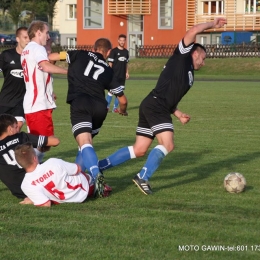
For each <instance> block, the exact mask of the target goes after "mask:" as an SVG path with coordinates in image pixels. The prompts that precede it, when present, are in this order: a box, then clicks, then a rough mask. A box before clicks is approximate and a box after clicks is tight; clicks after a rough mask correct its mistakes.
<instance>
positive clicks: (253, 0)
mask: <svg viewBox="0 0 260 260" xmlns="http://www.w3.org/2000/svg"><path fill="white" fill-rule="evenodd" d="M244 5H245V11H246V13H256V12H260V1H259V0H244Z"/></svg>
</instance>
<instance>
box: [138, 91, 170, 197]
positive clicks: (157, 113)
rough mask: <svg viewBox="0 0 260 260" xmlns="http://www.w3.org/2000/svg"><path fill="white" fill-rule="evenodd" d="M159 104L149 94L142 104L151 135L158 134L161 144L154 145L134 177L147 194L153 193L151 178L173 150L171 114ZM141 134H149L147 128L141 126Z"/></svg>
mask: <svg viewBox="0 0 260 260" xmlns="http://www.w3.org/2000/svg"><path fill="white" fill-rule="evenodd" d="M158 106H159V104H158V103H157V101H156V100H155V99H154V98H153V97H152V96H148V97H147V98H146V99H145V102H143V103H142V104H141V106H140V108H141V111H143V114H144V116H145V117H146V118H148V119H147V121H148V122H149V125H150V126H151V129H150V131H151V133H150V135H151V136H156V138H157V140H158V143H159V145H157V146H156V147H154V148H153V149H152V150H151V152H150V153H149V155H148V158H147V160H146V162H145V164H144V166H143V168H142V169H141V171H140V172H139V173H138V174H137V175H136V176H135V177H134V179H133V182H134V183H135V184H136V185H137V186H138V188H139V189H140V190H141V191H142V192H143V193H144V194H146V195H148V194H151V193H152V190H151V187H150V184H149V182H148V181H149V179H150V178H151V176H152V175H153V174H154V172H155V171H156V170H157V168H158V167H159V165H160V164H161V162H162V160H163V159H164V157H165V156H166V155H167V154H168V153H169V152H170V151H172V150H173V148H174V145H173V124H172V118H171V115H170V114H165V113H164V112H162V111H161V110H160V109H158ZM138 132H139V134H143V135H144V134H149V132H148V131H145V129H142V128H140V129H139V130H138Z"/></svg>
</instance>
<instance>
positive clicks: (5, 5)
mask: <svg viewBox="0 0 260 260" xmlns="http://www.w3.org/2000/svg"><path fill="white" fill-rule="evenodd" d="M11 2H12V1H11V0H1V1H0V9H2V10H3V15H4V14H5V11H6V10H8V9H9V7H10V6H11Z"/></svg>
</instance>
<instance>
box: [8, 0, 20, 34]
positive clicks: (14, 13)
mask: <svg viewBox="0 0 260 260" xmlns="http://www.w3.org/2000/svg"><path fill="white" fill-rule="evenodd" d="M22 11H23V7H22V3H21V0H14V1H13V3H12V5H11V6H10V7H9V8H8V14H9V15H10V17H11V19H12V21H13V23H14V24H15V27H16V28H15V29H17V27H18V24H19V21H20V14H21V12H22Z"/></svg>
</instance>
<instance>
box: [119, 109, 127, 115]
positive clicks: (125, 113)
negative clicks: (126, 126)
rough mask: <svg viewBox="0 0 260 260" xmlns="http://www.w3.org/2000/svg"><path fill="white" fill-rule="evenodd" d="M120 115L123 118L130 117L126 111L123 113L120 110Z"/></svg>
mask: <svg viewBox="0 0 260 260" xmlns="http://www.w3.org/2000/svg"><path fill="white" fill-rule="evenodd" d="M118 114H119V115H121V116H128V113H127V112H126V111H125V112H121V111H120V110H119V112H118Z"/></svg>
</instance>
